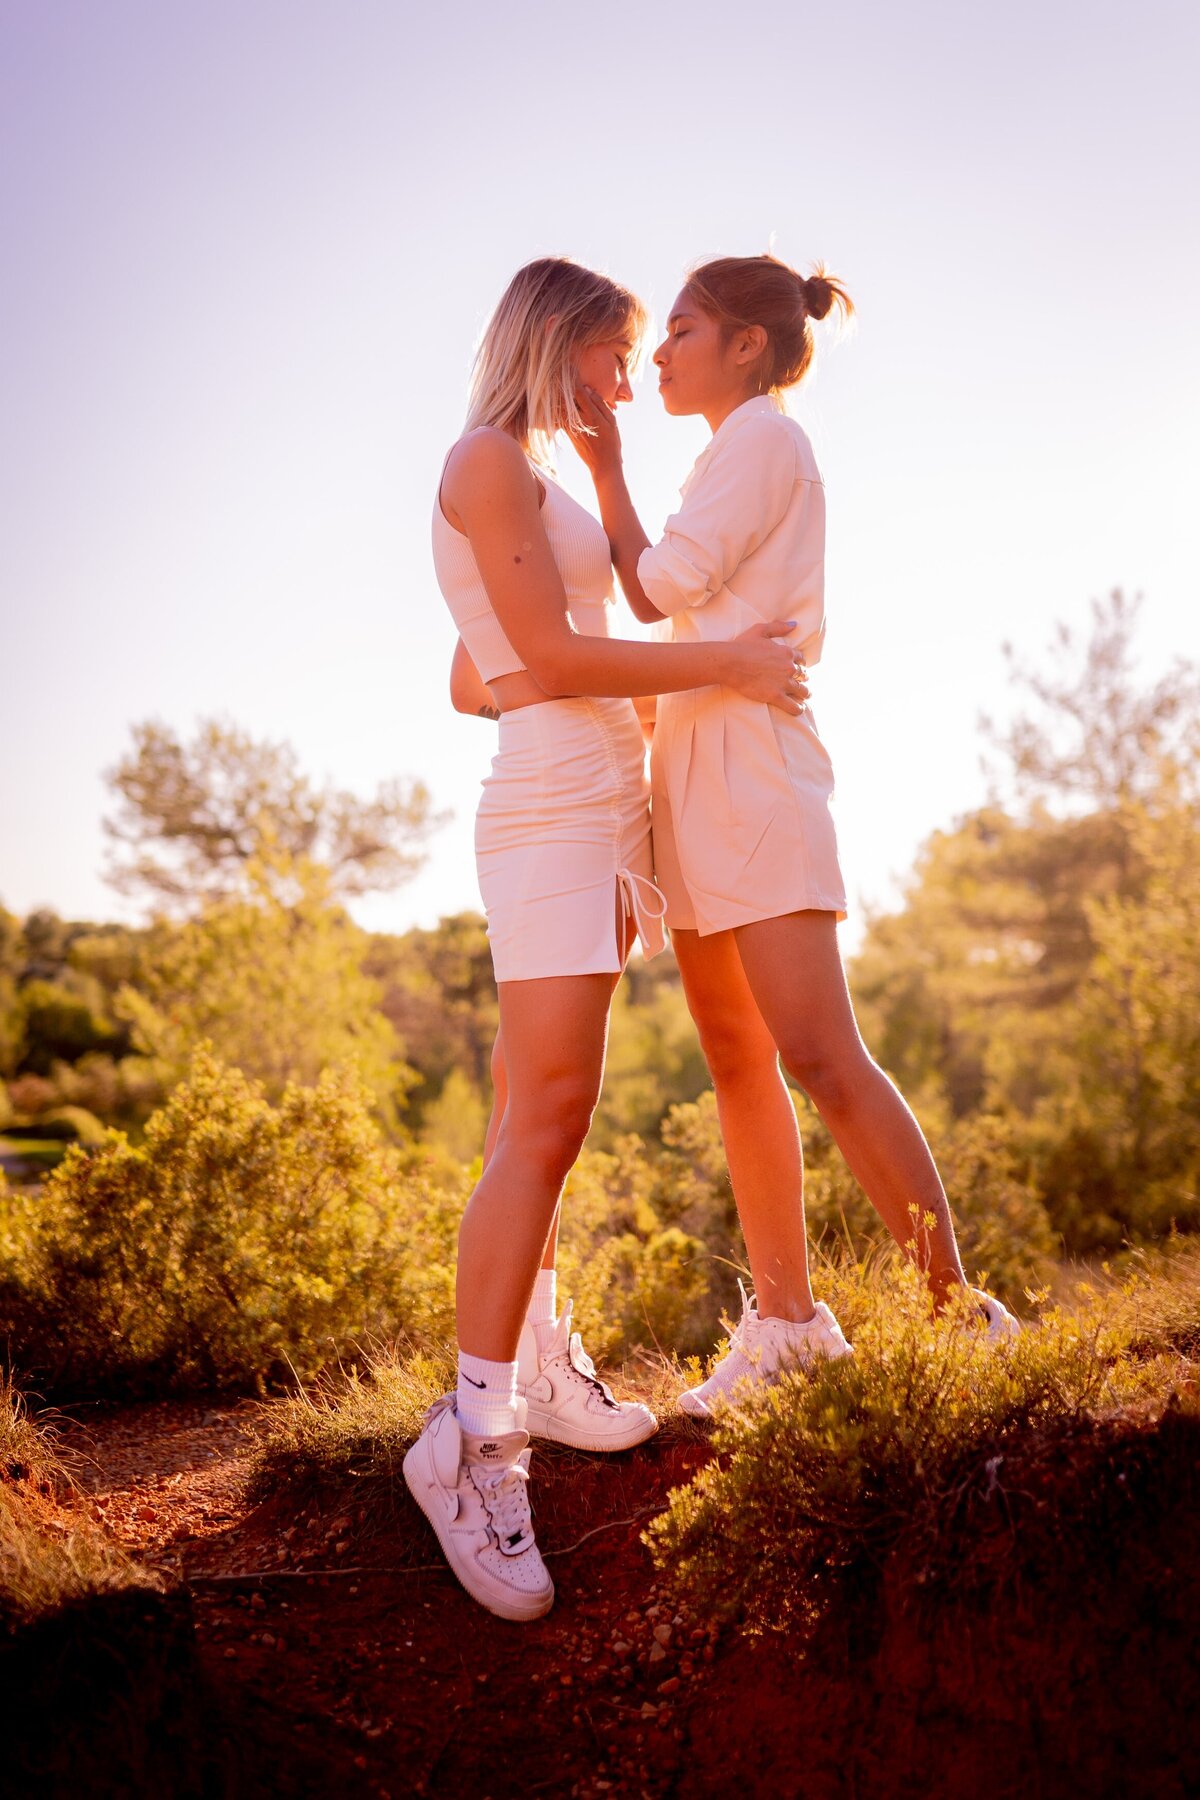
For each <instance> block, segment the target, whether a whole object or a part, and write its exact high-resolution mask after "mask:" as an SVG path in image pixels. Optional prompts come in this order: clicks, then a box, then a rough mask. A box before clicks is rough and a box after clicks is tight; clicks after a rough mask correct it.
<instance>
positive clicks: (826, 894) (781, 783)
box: [573, 256, 1018, 1413]
mask: <svg viewBox="0 0 1200 1800" xmlns="http://www.w3.org/2000/svg"><path fill="white" fill-rule="evenodd" d="M835 306H836V307H838V308H839V309H840V310H841V311H842V313H843V314H848V313H849V312H850V311H851V310H852V307H851V303H850V300H849V297H848V295H847V294H846V291H845V289H844V288H843V287H842V285H841V284H840V283H839V282H837V281H835V280H834V279H833V278H832V277H831V276H829V275H827V274H826V273H825V272H824V271H823V270H820V269H818V270H817V271H816V272H815V273H814V274H812V275H810V276H807V277H805V276H802V275H800V274H799V273H798V272H797V271H796V270H795V269H792V268H790V267H788V265H787V264H785V263H783V262H781V261H779V260H778V259H777V258H775V257H773V256H757V257H722V258H720V259H718V260H716V261H712V262H708V263H704V264H702V265H700V266H699V267H697V268H696V269H694V270H693V271H692V273H691V275H690V276H689V277H688V280H687V282H686V284H685V286H684V288H683V290H682V292H681V293H680V294H679V296H678V298H677V299H676V301H675V303H674V305H673V306H672V308H671V313H670V317H669V319H668V321H667V331H666V336H665V338H664V339H663V341H662V343H661V344H660V345H659V347H658V349H657V350H656V351H655V353H654V362H655V365H656V366H657V369H658V375H659V391H660V394H661V396H662V400H663V404H664V406H665V407H666V410H667V411H668V412H669V413H671V414H673V415H675V416H690V415H693V414H697V413H698V414H702V415H703V416H704V418H705V419H706V420H707V422H708V424H709V426H710V427H711V429H712V432H713V437H712V440H711V442H710V443H709V445H708V446H707V448H706V449H705V450H704V451H703V453H702V454H701V456H700V457H699V459H698V461H697V462H696V465H695V467H694V468H693V470H692V472H691V474H690V476H689V477H688V480H687V482H686V483H685V484H684V487H683V490H682V506H681V508H680V510H679V512H677V513H676V514H674V515H673V517H672V518H671V519H669V520H668V522H667V526H666V529H665V532H664V535H663V538H662V540H661V542H660V543H658V544H656V545H651V544H650V542H649V539H648V538H647V536H646V533H645V532H644V531H643V530H642V527H641V524H640V522H639V520H638V517H637V514H636V512H635V510H634V507H633V504H632V502H631V500H630V497H629V493H628V489H627V488H626V485H625V480H624V475H623V473H622V468H621V448H620V438H619V434H618V432H617V429H616V422H615V419H614V416H613V413H612V409H611V408H610V407H607V406H606V405H605V404H604V402H603V399H602V398H601V397H600V396H598V395H590V396H587V403H588V404H587V410H586V416H585V425H586V427H587V429H586V431H585V432H583V433H578V434H576V435H575V436H574V437H573V442H574V443H575V445H576V447H577V449H578V450H579V452H580V454H581V455H582V456H583V458H584V460H585V461H586V462H587V464H588V466H589V468H590V469H591V472H592V475H593V478H594V480H595V484H596V492H597V496H598V499H599V503H600V513H601V518H602V519H603V522H604V526H605V529H606V531H607V532H608V537H609V543H610V546H611V549H612V553H613V560H614V563H615V565H616V569H617V573H618V576H619V577H620V581H621V585H622V587H623V589H624V591H625V594H626V597H627V599H628V600H629V603H630V605H631V607H632V608H633V611H634V612H635V614H636V615H637V617H638V618H639V619H641V620H643V621H644V622H654V621H659V620H668V619H669V620H670V629H671V634H672V637H673V639H674V641H675V642H676V643H677V644H690V645H694V646H695V645H699V644H702V643H710V644H711V643H717V642H721V641H722V640H723V639H725V638H727V637H730V636H733V635H735V634H736V633H738V632H741V631H744V630H745V629H746V628H747V626H749V625H750V624H752V623H753V622H755V621H758V620H761V619H764V618H769V617H771V616H773V614H774V613H775V612H776V611H778V610H779V607H780V604H781V603H782V601H783V599H784V597H786V602H787V611H788V613H789V615H790V616H792V617H795V618H796V619H797V628H796V631H795V634H794V637H793V642H794V644H795V646H796V648H797V649H798V650H799V652H800V653H801V655H802V656H803V658H804V661H805V664H806V666H807V665H808V664H811V663H813V662H816V661H817V659H818V658H819V656H820V654H821V647H822V641H823V638H824V632H825V609H824V543H825V506H824V488H823V486H822V483H821V477H820V474H819V472H818V469H817V466H816V462H815V460H814V457H813V453H812V447H811V445H810V444H809V441H808V438H807V436H806V435H805V433H804V432H803V431H802V430H801V428H800V426H799V425H798V424H797V423H796V421H795V420H794V419H792V418H790V417H789V416H788V414H787V413H786V412H785V410H784V408H783V405H782V401H781V398H780V396H781V395H782V394H783V393H784V392H785V391H786V390H787V389H789V388H792V387H794V386H795V385H796V384H797V383H798V382H800V381H801V380H802V379H803V377H804V375H805V373H806V372H807V370H808V368H809V365H810V364H811V361H812V356H813V331H812V322H813V321H814V320H820V319H824V318H825V317H826V316H827V315H828V314H829V312H830V311H831V310H832V309H833V308H834V307H835ZM652 789H653V802H652V812H653V824H654V856H655V878H656V880H657V882H658V884H659V886H660V887H661V888H662V889H663V891H664V893H665V894H666V896H667V902H668V907H667V923H668V925H669V926H670V929H671V936H672V941H673V943H674V947H675V953H676V956H677V958H678V961H679V966H680V970H681V973H682V976H683V983H684V989H685V992H686V994H687V999H688V1004H689V1006H690V1008H691V1011H692V1015H693V1017H694V1019H695V1021H696V1024H697V1027H698V1030H699V1033H700V1038H701V1042H702V1045H703V1048H704V1052H705V1056H706V1058H707V1060H708V1064H709V1068H710V1071H711V1073H712V1076H713V1085H714V1088H715V1090H716V1096H717V1105H718V1110H719V1114H720V1120H721V1128H722V1133H723V1136H724V1140H725V1148H726V1154H727V1158H728V1162H729V1170H730V1177H731V1181H732V1184H733V1189H734V1195H735V1198H736V1200H737V1205H738V1211H739V1215H740V1218H741V1222H742V1227H743V1231H744V1235H745V1239H746V1247H747V1252H748V1256H749V1261H750V1267H751V1273H752V1276H753V1280H754V1286H755V1291H756V1296H757V1304H752V1303H751V1302H750V1301H748V1300H747V1301H744V1305H743V1315H742V1319H741V1322H740V1323H739V1325H738V1327H737V1329H736V1331H735V1332H734V1334H733V1338H732V1340H731V1342H730V1344H729V1346H728V1348H727V1350H726V1353H725V1355H724V1356H723V1357H722V1358H721V1359H720V1360H719V1361H718V1363H717V1365H716V1367H715V1369H714V1370H713V1373H712V1374H711V1375H710V1377H709V1379H708V1380H707V1381H705V1382H703V1383H701V1384H700V1386H699V1387H697V1388H694V1389H690V1390H689V1391H688V1392H687V1393H686V1394H685V1395H684V1396H683V1397H682V1400H681V1404H682V1405H683V1406H684V1408H685V1410H687V1411H692V1412H700V1413H703V1412H706V1411H707V1410H708V1409H709V1406H710V1403H711V1401H712V1400H713V1399H714V1398H715V1397H717V1396H718V1395H723V1394H727V1393H728V1392H729V1391H730V1390H731V1388H732V1386H733V1384H734V1382H735V1381H737V1380H739V1379H741V1378H746V1377H749V1378H751V1379H754V1378H757V1379H764V1378H768V1377H769V1376H770V1375H771V1374H772V1373H773V1372H774V1370H775V1369H776V1368H777V1367H778V1366H779V1365H780V1364H781V1363H782V1362H784V1361H788V1360H792V1361H800V1362H803V1361H806V1360H808V1358H809V1357H811V1356H812V1355H815V1354H823V1355H828V1356H840V1355H845V1354H846V1353H847V1350H848V1348H849V1346H848V1345H847V1344H846V1341H845V1339H844V1337H843V1336H842V1333H841V1331H840V1328H839V1327H838V1325H837V1322H836V1320H835V1319H834V1318H833V1315H832V1314H831V1313H830V1311H829V1309H828V1308H827V1307H826V1306H823V1305H821V1304H819V1303H815V1302H814V1300H813V1295H812V1289H811V1287H810V1284H809V1271H808V1253H807V1243H806V1238H805V1229H804V1209H803V1161H802V1155H801V1147H800V1141H799V1135H798V1132H797V1128H796V1119H795V1113H794V1110H793V1108H792V1105H791V1101H790V1098H789V1096H788V1093H787V1089H786V1087H785V1085H784V1082H783V1079H782V1076H781V1074H780V1070H779V1061H780V1059H782V1062H783V1065H784V1067H785V1068H786V1069H787V1071H788V1073H789V1074H790V1075H791V1076H792V1077H793V1079H794V1080H795V1081H797V1082H798V1083H799V1085H800V1086H801V1087H802V1088H803V1089H804V1091H805V1092H806V1093H807V1094H808V1096H809V1098H810V1099H811V1100H812V1102H813V1105H814V1106H815V1107H816V1109H817V1111H818V1112H819V1114H820V1115H821V1118H822V1119H823V1121H824V1122H825V1124H826V1125H827V1126H828V1128H829V1130H830V1132H831V1133H832V1135H833V1137H834V1139H835V1141H836V1142H837V1144H838V1146H839V1148H840V1149H841V1151H842V1154H843V1155H844V1156H845V1158H846V1161H847V1163H848V1164H849V1166H850V1168H851V1170H852V1172H853V1174H854V1175H855V1177H856V1179H857V1180H858V1181H859V1183H860V1184H861V1186H862V1187H863V1189H864V1191H865V1192H866V1194H867V1196H868V1198H869V1199H870V1200H871V1202H872V1204H873V1205H874V1206H875V1208H876V1210H877V1211H878V1212H879V1214H880V1216H881V1218H882V1219H883V1220H884V1222H885V1224H886V1225H887V1227H888V1229H889V1230H890V1231H891V1233H892V1235H893V1236H894V1237H895V1238H896V1240H897V1242H898V1243H900V1244H901V1245H902V1246H903V1247H904V1249H905V1250H906V1251H907V1252H908V1253H909V1254H910V1255H911V1256H913V1257H914V1258H915V1259H916V1260H917V1261H918V1262H919V1264H920V1266H921V1267H922V1268H923V1269H924V1271H925V1273H926V1276H927V1279H928V1281H929V1284H930V1287H931V1288H932V1290H933V1293H934V1296H935V1298H936V1299H937V1300H938V1301H942V1300H944V1298H945V1297H946V1296H947V1294H948V1293H949V1292H950V1291H951V1290H953V1289H955V1288H961V1287H963V1286H965V1277H964V1274H963V1270H962V1264H961V1262H960V1260H959V1255H958V1248H957V1245H956V1243H955V1237H954V1227H953V1224H952V1221H951V1217H950V1209H949V1206H948V1204H947V1201H946V1195H945V1191H944V1189H943V1187H942V1183H941V1180H940V1178H939V1176H938V1172H937V1169H936V1167H935V1164H934V1161H933V1158H932V1156H931V1155H930V1152H929V1148H928V1145H927V1144H926V1142H925V1139H924V1137H923V1135H922V1133H921V1129H920V1126H919V1125H918V1124H917V1121H916V1119H915V1118H914V1117H913V1115H912V1113H911V1112H910V1110H909V1108H908V1107H907V1105H906V1104H905V1102H904V1100H903V1099H902V1098H901V1096H900V1094H899V1093H898V1092H897V1090H896V1088H895V1087H894V1086H893V1084H892V1082H891V1081H890V1080H889V1079H888V1077H887V1076H886V1075H885V1074H884V1073H883V1071H882V1070H881V1069H880V1068H879V1067H878V1065H877V1064H876V1063H875V1062H874V1061H873V1060H872V1058H871V1056H870V1055H869V1053H868V1051H867V1049H866V1047H865V1045H864V1043H863V1041H862V1038H861V1036H860V1035H859V1030H858V1026H857V1023H856V1021H855V1017H854V1012H853V1009H852V1006H851V1002H850V996H849V993H848V991H847V987H846V980H845V975H844V973H843V969H842V963H841V958H840V956H839V954H838V948H837V940H836V925H837V922H838V919H839V917H844V916H845V909H846V896H845V887H844V883H843V880H842V876H841V871H840V868H839V865H838V856H837V844H836V839H835V836H834V830H833V823H832V819H831V817H830V812H829V800H830V797H831V795H832V791H833V775H832V768H831V766H830V762H829V757H828V755H827V753H826V751H825V748H824V746H823V745H822V743H821V740H820V738H819V736H818V734H817V729H816V724H815V722H814V720H813V717H812V713H811V711H810V710H809V709H808V708H807V707H806V708H805V709H803V711H802V712H801V713H800V714H798V715H797V716H794V717H787V718H785V717H783V715H782V714H778V713H771V712H769V711H768V710H767V709H766V708H765V707H761V706H759V705H757V704H756V703H754V702H753V701H746V700H744V699H743V698H742V697H740V696H738V695H736V694H733V693H732V692H730V691H729V690H728V689H727V688H723V687H720V686H713V687H711V688H706V689H702V690H699V691H692V692H689V693H686V694H674V695H664V696H663V697H662V698H661V699H660V701H659V704H658V719H657V724H656V728H655V734H654V747H653V752H652ZM977 1297H978V1302H979V1306H980V1309H981V1318H982V1319H983V1321H984V1322H985V1326H986V1329H987V1330H988V1332H989V1334H991V1335H992V1336H996V1337H1000V1336H1007V1335H1010V1334H1011V1333H1012V1332H1014V1331H1015V1330H1017V1329H1018V1327H1017V1324H1016V1321H1015V1320H1014V1319H1013V1318H1012V1316H1011V1314H1009V1313H1008V1312H1007V1311H1006V1310H1005V1309H1004V1307H1003V1306H1001V1304H1000V1303H999V1301H997V1300H995V1299H994V1298H993V1297H992V1296H990V1295H986V1294H983V1293H979V1292H978V1291H977Z"/></svg>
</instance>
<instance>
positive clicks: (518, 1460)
mask: <svg viewBox="0 0 1200 1800" xmlns="http://www.w3.org/2000/svg"><path fill="white" fill-rule="evenodd" d="M523 1424H524V1407H523V1405H522V1403H521V1402H520V1401H519V1400H518V1402H517V1427H518V1429H517V1430H516V1431H506V1432H501V1433H499V1434H498V1435H497V1436H495V1437H475V1436H473V1435H472V1434H471V1433H470V1432H469V1431H464V1430H463V1429H462V1427H461V1426H460V1425H459V1422H458V1416H457V1414H456V1413H455V1410H454V1396H453V1394H446V1395H444V1396H443V1398H442V1399H440V1400H437V1401H435V1402H434V1404H433V1405H432V1406H431V1407H430V1409H429V1411H428V1412H427V1413H426V1415H425V1429H424V1430H423V1431H422V1433H421V1435H420V1437H419V1438H418V1439H417V1441H416V1443H415V1444H414V1445H413V1446H412V1448H411V1450H409V1452H408V1454H407V1455H406V1456H405V1458H404V1479H405V1481H406V1482H407V1483H408V1491H409V1493H410V1494H411V1495H412V1497H413V1499H414V1500H415V1501H416V1503H417V1505H418V1506H419V1507H420V1508H421V1511H422V1512H423V1513H424V1514H425V1517H426V1518H427V1519H428V1520H429V1523H430V1524H431V1525H432V1526H433V1529H434V1531H435V1532H436V1533H437V1539H438V1543H439V1544H440V1545H441V1546H442V1549H443V1551H444V1552H445V1556H446V1561H447V1562H448V1563H449V1564H450V1567H451V1570H452V1571H453V1573H454V1574H455V1575H456V1576H457V1577H458V1579H459V1581H460V1582H461V1583H462V1585H463V1587H465V1588H466V1590H467V1592H468V1594H470V1596H471V1598H472V1600H478V1601H479V1603H480V1605H481V1606H486V1607H487V1609H488V1611H489V1612H493V1613H496V1614H497V1615H498V1617H500V1618H501V1619H516V1620H518V1621H524V1620H527V1619H540V1618H541V1616H542V1614H543V1613H546V1612H549V1610H550V1608H551V1606H552V1605H553V1603H554V1583H553V1582H552V1581H551V1579H550V1573H549V1570H548V1569H547V1568H546V1565H545V1563H544V1562H543V1561H542V1558H541V1553H540V1552H539V1550H538V1547H537V1545H536V1543H535V1542H534V1538H533V1522H532V1519H531V1518H530V1514H529V1495H528V1493H527V1491H526V1488H527V1483H528V1481H529V1451H528V1449H527V1448H526V1446H527V1445H528V1443H529V1433H528V1432H527V1431H525V1430H523V1429H522V1427H523Z"/></svg>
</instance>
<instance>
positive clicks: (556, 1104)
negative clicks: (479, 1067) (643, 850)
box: [458, 892, 633, 1362]
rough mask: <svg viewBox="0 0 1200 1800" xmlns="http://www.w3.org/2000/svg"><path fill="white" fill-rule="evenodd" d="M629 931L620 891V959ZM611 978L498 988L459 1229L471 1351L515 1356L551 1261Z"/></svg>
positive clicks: (614, 979) (600, 1054)
mask: <svg viewBox="0 0 1200 1800" xmlns="http://www.w3.org/2000/svg"><path fill="white" fill-rule="evenodd" d="M632 940H633V928H632V925H631V924H630V922H629V921H628V920H626V918H625V915H624V907H623V903H622V900H621V896H620V893H619V892H618V894H617V943H618V945H619V947H620V952H621V963H622V968H623V967H624V964H625V961H626V959H627V957H628V955H629V948H630V945H631V943H632ZM620 979H621V976H620V973H618V974H616V975H564V976H554V977H551V978H549V979H547V980H544V981H502V982H500V984H499V986H498V989H497V992H498V994H499V999H500V1030H499V1031H498V1032H497V1034H496V1042H495V1045H494V1046H493V1049H492V1081H493V1088H494V1093H495V1099H494V1101H493V1105H492V1116H491V1120H490V1122H489V1124H488V1131H487V1139H486V1141H485V1144H484V1166H483V1174H482V1176H481V1177H480V1180H479V1183H478V1185H477V1186H476V1188H475V1192H474V1193H473V1194H472V1195H471V1198H470V1201H469V1202H468V1204H467V1210H466V1212H465V1213H464V1215H463V1222H462V1225H461V1227H460V1229H459V1235H458V1343H459V1348H460V1349H462V1350H466V1351H467V1352H468V1354H469V1355H474V1356H483V1357H486V1358H487V1359H488V1360H489V1361H495V1362H511V1361H512V1360H513V1358H514V1357H515V1356H516V1353H517V1342H518V1340H519V1338H520V1335H521V1326H522V1324H523V1323H524V1319H525V1314H526V1312H527V1311H528V1310H529V1300H530V1296H531V1294H532V1293H533V1283H534V1277H535V1275H536V1273H537V1270H538V1268H539V1266H540V1267H541V1268H543V1269H552V1268H553V1267H554V1264H555V1257H556V1256H557V1254H558V1221H559V1214H560V1212H561V1199H562V1189H563V1183H564V1182H565V1181H566V1178H567V1176H568V1174H569V1173H570V1170H571V1168H572V1166H573V1164H574V1162H575V1160H576V1158H577V1157H578V1155H579V1152H580V1150H581V1149H582V1148H583V1142H584V1139H585V1138H586V1137H587V1134H588V1127H589V1126H590V1125H591V1122H592V1113H593V1112H594V1111H595V1107H596V1101H597V1100H598V1099H599V1097H600V1084H601V1082H602V1080H603V1078H604V1051H605V1045H606V1043H607V1039H608V1012H609V1007H610V1006H611V1004H612V997H613V993H614V990H615V989H616V985H617V983H618V981H619V980H620ZM485 1344H492V1345H496V1344H499V1345H500V1346H501V1347H500V1348H499V1349H495V1348H493V1349H485V1348H484V1347H483V1346H484V1345H485Z"/></svg>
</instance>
